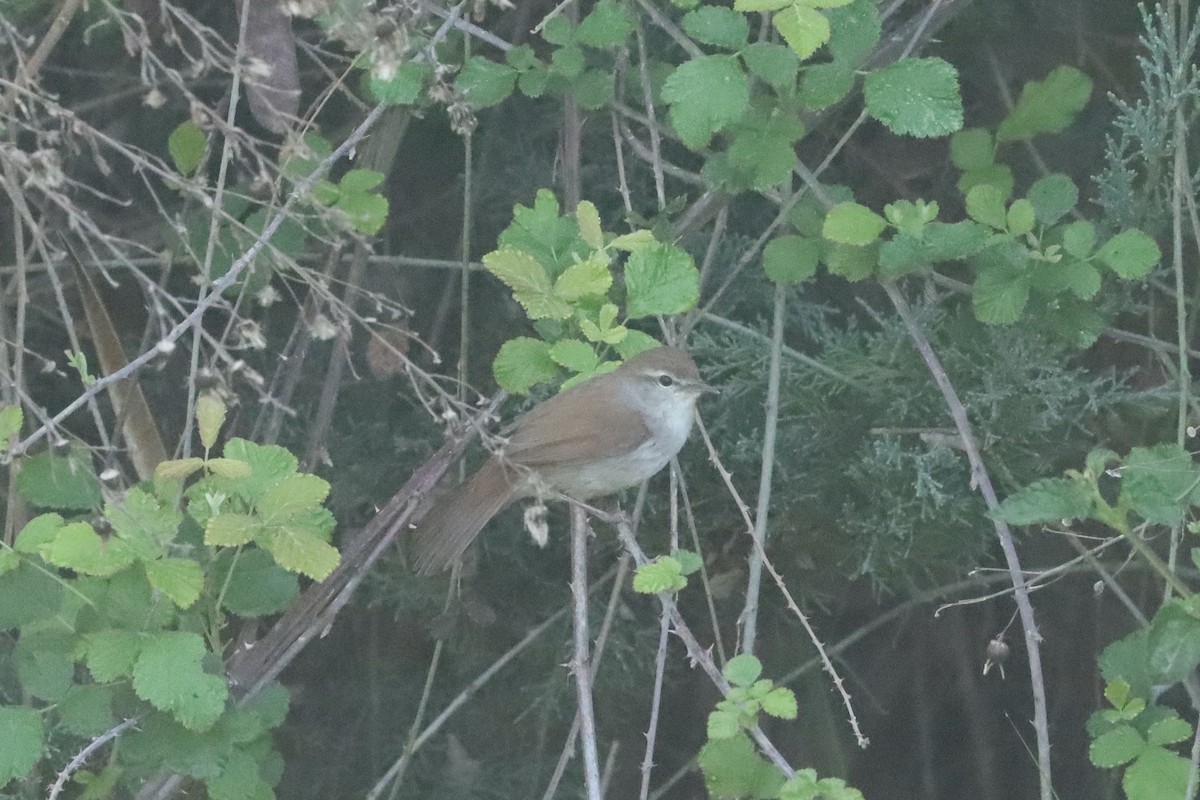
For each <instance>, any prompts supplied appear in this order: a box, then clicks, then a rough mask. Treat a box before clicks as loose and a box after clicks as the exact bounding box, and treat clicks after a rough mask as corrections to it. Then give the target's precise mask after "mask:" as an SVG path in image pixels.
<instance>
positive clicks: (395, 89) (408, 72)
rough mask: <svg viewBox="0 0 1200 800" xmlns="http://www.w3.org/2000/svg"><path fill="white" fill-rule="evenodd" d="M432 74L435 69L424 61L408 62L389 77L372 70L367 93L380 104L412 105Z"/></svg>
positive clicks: (369, 74) (368, 74)
mask: <svg viewBox="0 0 1200 800" xmlns="http://www.w3.org/2000/svg"><path fill="white" fill-rule="evenodd" d="M432 74H433V67H432V66H431V65H430V64H427V63H425V62H423V61H406V62H404V63H403V64H401V65H400V66H399V67H397V68H396V69H395V70H393V71H391V73H390V74H387V75H383V74H380V73H379V72H378V71H376V70H371V71H370V72H368V73H367V91H368V92H370V94H371V97H373V98H375V101H376V102H378V103H386V104H387V105H390V106H407V105H412V104H413V103H415V102H416V101H417V98H418V97H420V95H421V90H422V89H424V88H425V82H426V81H427V80H429V76H430V75H432Z"/></svg>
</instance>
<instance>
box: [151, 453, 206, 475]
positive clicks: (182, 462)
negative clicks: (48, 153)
mask: <svg viewBox="0 0 1200 800" xmlns="http://www.w3.org/2000/svg"><path fill="white" fill-rule="evenodd" d="M203 466H204V459H202V458H195V457H193V458H178V459H172V460H170V461H160V462H159V463H158V465H157V466H155V467H154V478H155V480H170V481H181V480H183V479H184V478H187V477H188V476H189V475H191V474H192V473H194V472H196V471H197V470H198V469H200V468H201V467H203Z"/></svg>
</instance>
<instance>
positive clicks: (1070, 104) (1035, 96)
mask: <svg viewBox="0 0 1200 800" xmlns="http://www.w3.org/2000/svg"><path fill="white" fill-rule="evenodd" d="M1091 95H1092V81H1091V79H1090V78H1088V76H1086V75H1084V74H1083V73H1082V72H1080V71H1079V70H1077V69H1075V68H1074V67H1065V66H1064V67H1056V68H1055V69H1054V70H1053V71H1052V72H1051V73H1050V74H1049V75H1047V76H1046V78H1045V80H1042V81H1030V82H1029V83H1027V84H1025V88H1024V89H1022V90H1021V96H1020V97H1019V98H1018V99H1017V103H1016V105H1015V106H1013V110H1012V112H1010V113H1009V115H1008V118H1007V119H1005V120H1004V121H1003V122H1001V123H1000V127H999V128H998V129H997V130H996V141H997V142H1015V141H1020V140H1022V139H1031V138H1033V137H1034V136H1037V135H1038V134H1041V133H1058V132H1059V131H1062V130H1065V129H1066V127H1067V126H1068V125H1070V124H1071V123H1072V122H1074V121H1075V117H1076V115H1078V114H1079V112H1080V111H1082V110H1083V107H1084V106H1085V105H1087V101H1088V99H1089V98H1090V97H1091Z"/></svg>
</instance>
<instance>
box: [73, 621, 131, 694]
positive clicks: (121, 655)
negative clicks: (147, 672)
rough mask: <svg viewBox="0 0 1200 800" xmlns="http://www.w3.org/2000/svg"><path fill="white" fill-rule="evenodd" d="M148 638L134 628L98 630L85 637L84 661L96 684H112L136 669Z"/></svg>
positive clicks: (83, 647)
mask: <svg viewBox="0 0 1200 800" xmlns="http://www.w3.org/2000/svg"><path fill="white" fill-rule="evenodd" d="M147 641H148V639H147V638H146V637H144V636H142V635H141V634H138V633H135V632H134V631H122V630H111V631H98V632H96V633H89V634H87V635H86V636H84V639H83V644H82V646H81V647H82V651H83V658H84V662H85V663H86V664H87V668H88V671H90V672H91V673H92V678H93V679H94V680H95V681H96V682H97V683H111V682H112V681H115V680H117V679H118V678H123V677H125V676H126V675H129V674H130V673H132V672H133V665H134V663H136V662H137V657H138V656H139V655H140V654H141V652H142V646H143V645H144V644H145V643H146V642H147Z"/></svg>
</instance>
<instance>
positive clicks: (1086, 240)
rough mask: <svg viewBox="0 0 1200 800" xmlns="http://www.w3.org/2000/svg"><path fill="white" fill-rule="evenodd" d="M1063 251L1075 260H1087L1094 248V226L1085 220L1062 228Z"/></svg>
mask: <svg viewBox="0 0 1200 800" xmlns="http://www.w3.org/2000/svg"><path fill="white" fill-rule="evenodd" d="M1062 244H1063V250H1066V251H1067V253H1068V254H1069V255H1072V256H1075V257H1076V258H1087V257H1088V256H1090V255H1091V254H1092V248H1093V247H1095V246H1096V226H1095V225H1093V224H1092V223H1090V222H1088V221H1087V220H1079V221H1077V222H1072V223H1071V224H1070V225H1068V226H1067V227H1065V228H1063V232H1062Z"/></svg>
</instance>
